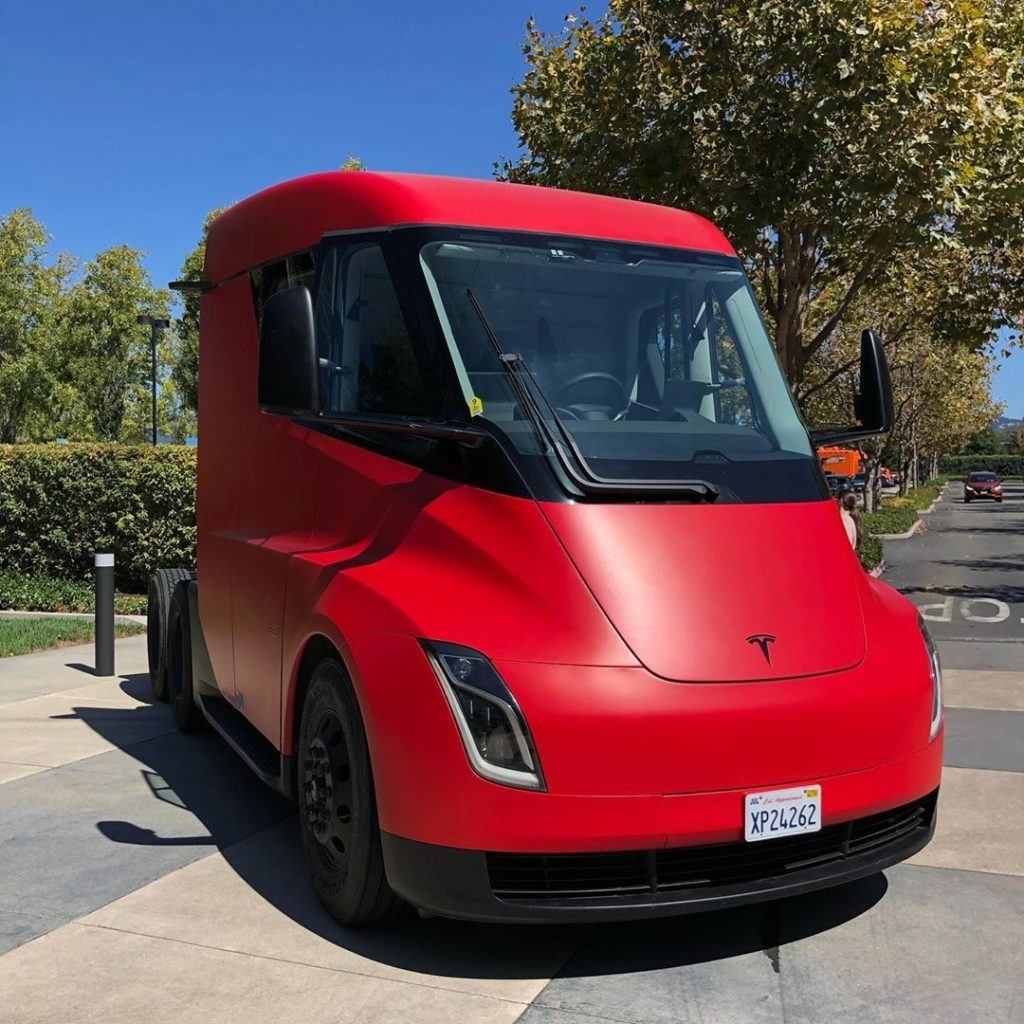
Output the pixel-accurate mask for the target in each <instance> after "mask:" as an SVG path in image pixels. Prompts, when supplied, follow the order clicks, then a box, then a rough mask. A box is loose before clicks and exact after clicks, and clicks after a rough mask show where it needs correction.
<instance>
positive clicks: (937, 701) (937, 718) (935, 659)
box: [917, 615, 942, 740]
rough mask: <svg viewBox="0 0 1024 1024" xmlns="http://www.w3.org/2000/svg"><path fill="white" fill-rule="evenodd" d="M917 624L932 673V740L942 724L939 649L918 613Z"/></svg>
mask: <svg viewBox="0 0 1024 1024" xmlns="http://www.w3.org/2000/svg"><path fill="white" fill-rule="evenodd" d="M917 624H918V626H920V627H921V636H923V637H924V645H925V647H926V648H927V649H928V665H929V668H930V669H931V673H932V724H931V728H930V729H929V730H928V739H929V740H933V739H935V736H936V734H937V733H938V731H939V727H940V726H941V725H942V665H940V664H939V649H938V648H937V647H936V646H935V641H934V640H933V639H932V635H931V633H929V632H928V627H927V626H926V625H925V624H924V619H922V618H921V616H920V615H918V617H917Z"/></svg>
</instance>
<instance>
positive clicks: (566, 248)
mask: <svg viewBox="0 0 1024 1024" xmlns="http://www.w3.org/2000/svg"><path fill="white" fill-rule="evenodd" d="M420 260H421V265H422V267H423V269H424V272H425V275H426V279H427V284H428V288H429V290H430V293H431V296H432V298H433V301H434V305H435V307H436V308H437V311H438V315H439V318H440V321H441V326H442V330H443V332H444V334H445V339H446V341H447V343H448V347H449V350H450V352H451V355H452V358H453V360H454V362H455V367H456V371H457V374H458V377H459V381H460V384H461V386H462V390H463V397H464V399H465V401H466V403H467V406H468V407H469V409H470V410H471V412H474V413H475V414H477V415H479V416H481V417H483V418H484V419H486V420H488V421H490V422H491V423H492V424H494V425H495V426H497V427H499V428H500V429H501V430H502V431H504V433H505V434H506V435H507V437H508V438H509V440H510V441H511V443H512V444H513V445H514V446H515V447H516V449H518V450H519V451H522V452H527V453H530V452H532V453H536V452H538V451H539V450H541V447H542V444H543V439H538V436H537V432H536V431H535V430H534V429H533V427H532V425H531V423H530V421H529V414H528V411H526V410H524V409H523V408H522V403H521V402H520V401H519V400H518V399H517V395H516V391H515V388H514V387H512V386H511V384H510V381H509V375H508V372H507V370H506V368H505V367H503V366H502V365H501V361H500V360H499V358H498V356H497V354H496V352H495V350H494V346H493V344H491V343H490V341H489V339H488V336H487V330H488V328H489V329H490V330H491V331H493V333H494V336H495V338H496V340H497V342H498V344H499V345H500V348H501V350H502V351H503V352H505V353H509V354H518V355H521V356H522V358H523V360H524V362H525V365H526V367H527V368H528V371H529V373H530V374H531V375H532V379H533V381H534V382H535V384H536V385H537V386H538V387H539V389H540V390H541V391H542V392H543V396H544V398H546V399H547V402H549V403H550V407H548V406H547V405H546V404H545V403H543V402H539V403H538V406H539V407H540V409H541V411H542V412H543V414H544V415H545V416H546V417H549V418H550V419H554V416H553V415H552V409H554V410H555V415H557V417H558V418H559V419H560V420H561V421H562V422H563V424H564V426H565V428H566V429H567V430H568V431H569V433H570V434H571V435H572V438H573V440H574V441H575V443H576V445H577V446H578V448H579V451H580V452H581V453H582V455H583V456H584V457H585V458H586V459H587V460H588V461H589V462H592V463H593V464H594V465H595V466H596V467H599V469H600V471H601V472H602V473H604V474H606V475H608V476H614V477H616V478H620V479H622V478H625V479H637V480H639V479H644V478H646V479H652V478H654V479H665V480H668V479H682V478H702V479H706V480H715V481H716V482H718V483H723V482H724V483H725V484H726V485H727V486H728V487H729V488H730V489H734V490H737V488H735V487H734V485H736V484H740V485H741V486H739V488H738V490H737V493H739V491H742V490H744V489H746V490H752V493H750V494H748V495H742V494H740V497H741V498H742V499H743V500H750V499H751V498H757V497H761V498H762V499H765V500H800V499H804V500H813V499H815V498H819V497H820V485H819V484H818V483H817V481H818V480H820V477H818V476H817V469H816V460H815V458H814V455H813V451H812V449H811V446H810V442H809V440H808V437H807V432H806V430H805V428H804V426H803V423H802V421H801V419H800V417H799V415H798V413H797V411H796V409H795V406H794V404H793V400H792V397H791V395H790V392H789V388H788V387H787V386H786V382H785V379H784V378H783V375H782V373H781V370H780V369H779V365H778V362H777V361H776V358H775V353H774V350H773V348H772V345H771V342H770V340H769V338H768V336H767V334H766V332H765V329H764V325H763V323H762V321H761V317H760V314H759V312H758V310H757V306H756V303H755V301H754V298H753V296H752V294H751V291H750V288H749V286H748V284H747V281H746V278H745V276H744V274H743V272H742V270H741V268H740V265H739V262H738V261H737V260H735V259H732V258H728V257H724V256H718V255H713V254H705V253H693V252H687V251H683V250H671V249H654V248H648V247H638V246H635V245H628V244H617V243H613V242H591V241H585V240H576V239H573V240H564V239H559V240H550V241H549V240H546V239H543V240H539V239H537V238H535V237H534V236H529V235H515V236H507V235H497V234H496V235H494V236H492V237H488V236H487V235H486V234H484V233H482V232H472V233H470V232H466V233H464V234H461V235H458V234H457V235H455V237H448V238H444V239H441V240H434V241H430V242H428V243H427V244H425V245H423V246H422V247H421V249H420ZM475 307H478V309H477V308H475ZM765 463H776V464H777V472H776V473H775V477H776V479H777V480H781V479H782V478H783V477H789V478H796V477H798V478H799V480H800V484H799V486H795V485H793V483H792V479H791V480H790V484H789V485H786V486H781V485H780V486H779V487H774V488H773V487H768V488H767V489H766V488H765V487H764V486H757V485H755V484H754V483H753V481H754V476H755V475H757V476H760V477H761V478H764V477H765V475H766V474H765V469H766V467H765ZM796 466H798V467H799V471H797V472H795V473H794V467H796ZM724 467H734V468H733V469H732V471H731V472H730V473H728V474H725V469H724ZM812 467H813V468H812ZM723 474H725V476H728V479H725V476H724V475H723ZM744 480H746V481H747V486H746V487H745V488H744V486H742V485H743V481H744Z"/></svg>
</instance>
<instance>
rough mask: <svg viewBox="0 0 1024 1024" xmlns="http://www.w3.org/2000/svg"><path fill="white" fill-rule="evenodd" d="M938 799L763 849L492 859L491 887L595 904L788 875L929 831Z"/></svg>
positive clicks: (502, 892) (728, 846)
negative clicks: (608, 899) (602, 900)
mask: <svg viewBox="0 0 1024 1024" xmlns="http://www.w3.org/2000/svg"><path fill="white" fill-rule="evenodd" d="M934 810H935V794H931V795H930V796H928V797H925V798H924V799H923V800H918V801H915V802H914V803H910V804H906V805H904V806H903V807H897V808H894V809H893V810H891V811H883V812H882V813H881V814H873V815H871V816H870V817H868V818H859V819H857V820H856V821H850V822H845V823H843V824H842V825H829V826H827V827H826V828H823V829H822V830H821V831H820V832H812V833H811V834H809V835H804V836H793V837H792V838H788V839H768V840H765V841H763V842H759V843H745V842H744V843H720V844H716V845H713V846H687V847H681V848H679V849H674V850H638V851H632V852H628V853H579V854H577V853H553V854H542V853H489V854H488V855H487V868H488V871H489V873H490V880H491V889H492V890H493V892H494V895H495V896H497V897H498V898H499V899H502V900H523V901H528V902H538V901H543V900H559V901H563V900H567V899H569V900H572V899H580V900H585V899H590V898H593V897H595V896H614V897H623V898H629V897H634V898H635V897H637V896H641V895H644V894H658V893H671V892H680V891H682V890H687V889H692V890H700V889H703V888H707V889H710V888H717V887H719V886H728V885H734V884H742V883H744V882H753V881H761V880H766V879H771V878H779V877H784V876H786V875H789V874H792V873H794V872H799V871H801V870H804V869H808V868H814V867H818V866H820V865H824V864H830V863H835V862H837V861H843V860H845V859H847V858H848V857H853V856H856V855H858V854H868V853H875V852H879V851H881V850H882V849H883V848H884V847H886V846H889V845H890V844H895V843H898V842H900V841H901V840H905V839H908V838H909V837H910V836H911V835H912V834H913V833H914V832H916V831H917V830H918V829H928V828H929V827H930V826H931V821H932V815H933V813H934Z"/></svg>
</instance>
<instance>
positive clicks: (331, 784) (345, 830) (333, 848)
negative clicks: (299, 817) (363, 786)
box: [302, 711, 353, 871]
mask: <svg viewBox="0 0 1024 1024" xmlns="http://www.w3.org/2000/svg"><path fill="white" fill-rule="evenodd" d="M302 792H303V802H304V805H305V809H306V821H307V822H308V824H309V830H310V832H312V834H313V837H314V838H315V839H316V849H317V853H318V855H319V856H320V858H321V860H322V861H323V863H324V866H325V867H327V868H328V869H330V870H331V871H341V870H342V869H343V868H344V867H345V864H346V862H347V858H348V851H349V847H350V845H351V841H352V830H353V827H352V770H351V763H350V761H349V753H348V743H347V742H346V741H345V730H344V729H343V728H342V725H341V720H340V719H339V718H338V716H337V714H335V713H334V712H333V711H327V712H325V713H324V714H323V715H322V716H321V718H320V721H319V723H318V725H317V729H316V734H315V735H314V737H313V739H312V741H311V742H310V744H309V748H308V749H307V751H306V756H305V759H304V760H303V764H302Z"/></svg>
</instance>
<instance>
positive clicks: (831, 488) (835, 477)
mask: <svg viewBox="0 0 1024 1024" xmlns="http://www.w3.org/2000/svg"><path fill="white" fill-rule="evenodd" d="M852 479H853V478H852V477H848V476H843V475H842V474H841V473H826V474H825V482H826V483H827V484H828V492H829V494H831V495H832V497H833V498H841V497H842V496H843V495H844V494H849V493H850V491H852V490H853V483H852V482H851V481H852Z"/></svg>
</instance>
